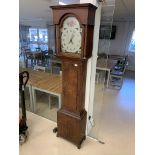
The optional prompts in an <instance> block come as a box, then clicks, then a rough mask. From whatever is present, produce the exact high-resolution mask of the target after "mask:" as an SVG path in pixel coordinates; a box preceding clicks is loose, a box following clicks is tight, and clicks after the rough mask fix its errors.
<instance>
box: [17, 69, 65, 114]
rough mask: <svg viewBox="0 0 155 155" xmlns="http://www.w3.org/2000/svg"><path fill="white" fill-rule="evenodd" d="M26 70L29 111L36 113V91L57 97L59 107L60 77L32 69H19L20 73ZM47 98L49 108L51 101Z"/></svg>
mask: <svg viewBox="0 0 155 155" xmlns="http://www.w3.org/2000/svg"><path fill="white" fill-rule="evenodd" d="M23 70H27V71H28V72H29V77H30V78H29V80H28V84H27V87H28V88H29V93H30V104H31V110H32V111H33V112H36V90H39V91H42V92H45V93H47V94H50V96H51V95H53V96H57V97H58V107H59V108H60V107H61V101H62V100H61V95H62V77H61V75H56V74H51V73H46V72H40V71H34V70H32V69H26V68H20V71H23ZM50 96H49V108H51V100H50Z"/></svg>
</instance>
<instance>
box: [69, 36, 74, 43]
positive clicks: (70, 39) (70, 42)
mask: <svg viewBox="0 0 155 155" xmlns="http://www.w3.org/2000/svg"><path fill="white" fill-rule="evenodd" d="M73 37H74V35H73V34H72V36H71V38H70V41H69V43H73V41H72V40H73Z"/></svg>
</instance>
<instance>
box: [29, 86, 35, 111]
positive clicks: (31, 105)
mask: <svg viewBox="0 0 155 155" xmlns="http://www.w3.org/2000/svg"><path fill="white" fill-rule="evenodd" d="M28 87H29V94H30V108H31V111H34V109H33V99H32V86H31V85H28Z"/></svg>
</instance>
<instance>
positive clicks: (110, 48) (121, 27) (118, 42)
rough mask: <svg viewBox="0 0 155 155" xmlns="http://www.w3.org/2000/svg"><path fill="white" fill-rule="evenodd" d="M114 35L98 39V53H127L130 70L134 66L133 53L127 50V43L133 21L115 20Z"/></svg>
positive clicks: (133, 26)
mask: <svg viewBox="0 0 155 155" xmlns="http://www.w3.org/2000/svg"><path fill="white" fill-rule="evenodd" d="M113 25H116V36H115V39H113V40H105V39H100V41H99V50H98V53H107V54H113V55H129V66H128V68H130V69H131V70H134V67H135V54H134V53H131V52H128V45H129V42H130V39H131V36H132V32H133V30H134V28H135V22H131V21H130V22H129V21H115V22H113Z"/></svg>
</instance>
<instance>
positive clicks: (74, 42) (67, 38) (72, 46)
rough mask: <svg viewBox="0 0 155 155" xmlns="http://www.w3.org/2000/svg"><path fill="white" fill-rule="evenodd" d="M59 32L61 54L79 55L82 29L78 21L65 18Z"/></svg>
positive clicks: (73, 18) (72, 18)
mask: <svg viewBox="0 0 155 155" xmlns="http://www.w3.org/2000/svg"><path fill="white" fill-rule="evenodd" d="M60 31H61V50H62V52H70V53H80V52H81V38H82V36H81V33H82V28H81V27H80V24H79V22H78V20H77V19H76V18H75V17H68V18H66V19H65V20H64V22H63V26H62V28H61V30H60Z"/></svg>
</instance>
